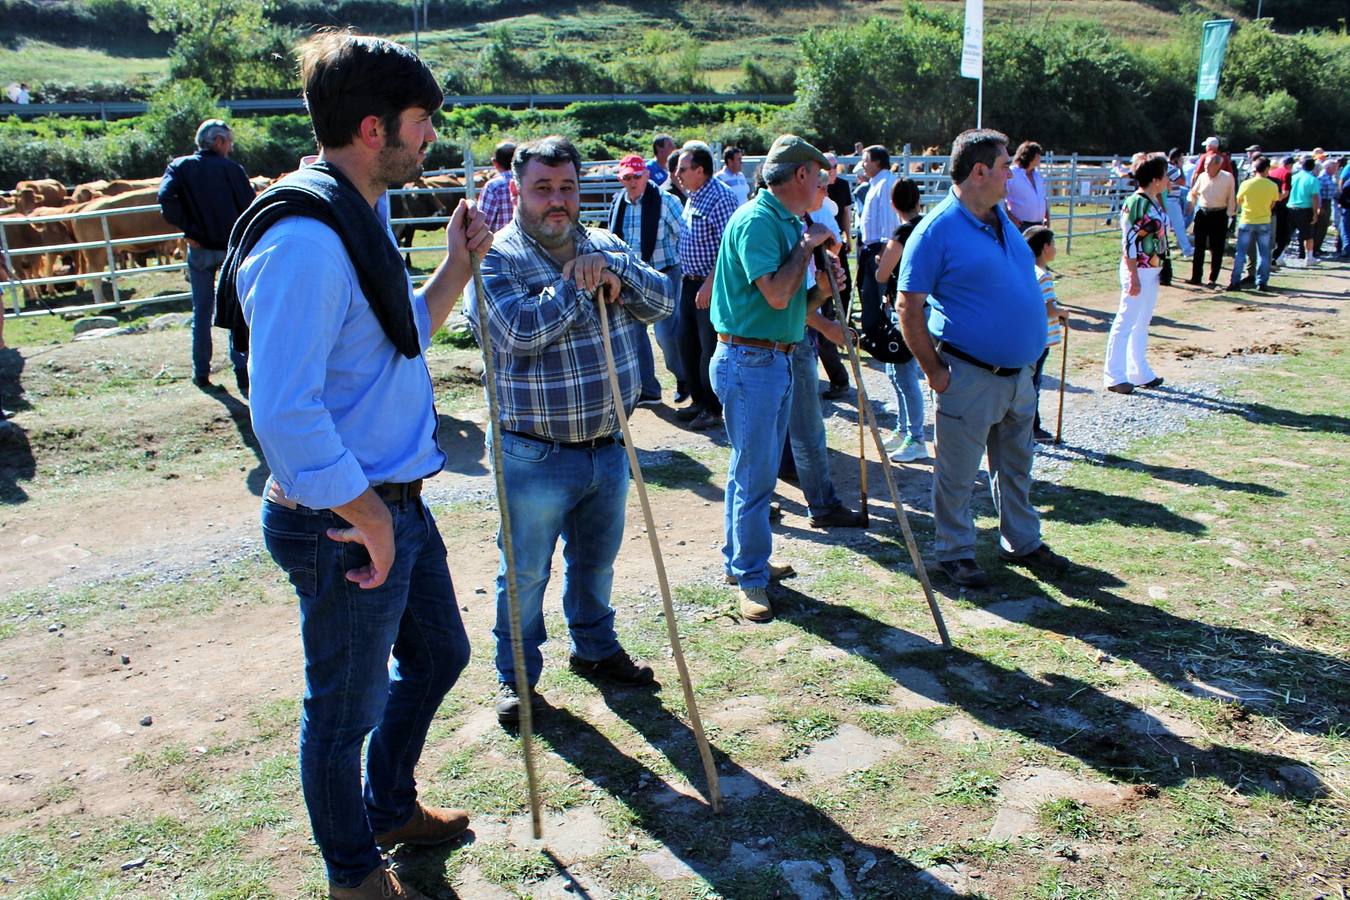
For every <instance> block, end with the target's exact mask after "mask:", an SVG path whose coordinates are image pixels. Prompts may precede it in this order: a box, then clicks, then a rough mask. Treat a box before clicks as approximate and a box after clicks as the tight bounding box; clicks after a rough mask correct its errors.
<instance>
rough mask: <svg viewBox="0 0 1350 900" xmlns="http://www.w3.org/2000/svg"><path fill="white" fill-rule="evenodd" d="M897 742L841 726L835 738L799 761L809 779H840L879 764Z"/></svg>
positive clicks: (847, 726) (815, 748) (813, 748)
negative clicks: (841, 776)
mask: <svg viewBox="0 0 1350 900" xmlns="http://www.w3.org/2000/svg"><path fill="white" fill-rule="evenodd" d="M895 748H896V744H895V742H894V741H887V740H883V739H882V738H879V737H875V736H873V735H871V734H868V733H867V732H866V731H863V730H862V729H861V728H859V727H858V726H856V725H850V724H848V723H845V724H843V725H840V726H839V731H838V732H837V733H836V734H835V735H834V737H831V738H827V739H825V740H823V741H821V742H819V743H818V744H816V745H815V746H814V747H812V748H811V749H810V750H809V751H808V752H807V753H806V755H805V756H802V757H800V758H799V760H798V761H797V764H798V765H800V766H801V767H802V771H804V772H805V773H806V774H807V776H808V777H810V778H813V779H817V780H823V779H827V778H837V777H838V776H840V775H847V774H848V773H850V772H857V771H858V770H859V769H866V768H867V767H868V766H871V765H873V764H874V763H877V762H879V761H880V760H881V759H883V758H884V757H885V756H886V755H887V754H889V753H890V752H891V751H893V750H895Z"/></svg>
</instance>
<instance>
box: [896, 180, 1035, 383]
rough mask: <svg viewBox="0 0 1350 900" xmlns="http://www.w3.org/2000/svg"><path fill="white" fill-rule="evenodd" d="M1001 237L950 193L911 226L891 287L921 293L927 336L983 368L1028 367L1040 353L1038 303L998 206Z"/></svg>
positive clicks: (1020, 247) (1027, 251) (1028, 269)
mask: <svg viewBox="0 0 1350 900" xmlns="http://www.w3.org/2000/svg"><path fill="white" fill-rule="evenodd" d="M994 209H995V210H996V212H997V215H998V218H999V222H1000V224H1001V225H1002V226H1003V228H1002V233H1003V240H1002V241H1000V240H999V238H998V235H996V234H995V233H994V229H993V227H992V226H990V225H989V224H987V223H985V222H982V221H980V220H979V219H977V218H976V217H975V216H974V215H972V214H971V212H970V210H968V209H966V208H965V207H964V206H962V205H961V201H960V200H958V199H957V197H956V193H955V191H952V192H950V193H948V194H947V196H946V197H945V198H943V200H942V202H940V203H938V205H937V206H935V207H934V208H933V210H932V212H930V213H929V214H928V215H926V216H924V217H923V221H922V222H920V223H919V225H918V227H917V228H915V229H914V233H913V234H911V235H910V238H909V240H908V241H907V242H906V243H905V254H904V256H902V257H901V258H900V277H899V289H900V290H901V291H905V292H907V293H914V294H928V295H929V298H928V304H929V314H928V331H929V332H930V333H931V334H932V335H933V337H934V338H936V339H937V340H939V341H945V342H947V343H950V344H952V345H953V346H955V347H957V348H959V349H961V350H964V351H965V352H966V353H969V354H970V355H971V356H974V357H975V358H976V359H979V360H982V361H984V362H986V363H988V364H989V365H991V366H1006V367H1008V368H1013V367H1016V366H1029V365H1031V364H1032V363H1034V362H1036V359H1037V357H1039V356H1040V355H1041V351H1042V350H1044V349H1045V336H1046V331H1045V300H1044V298H1042V296H1041V285H1040V282H1039V281H1037V280H1036V257H1035V256H1033V255H1032V253H1031V248H1030V247H1028V246H1027V242H1026V240H1025V239H1024V238H1023V237H1022V235H1021V233H1020V232H1018V230H1017V228H1016V227H1015V226H1014V225H1013V223H1012V221H1011V220H1010V219H1009V218H1008V214H1007V213H1006V212H1004V210H1003V204H1002V203H1000V204H999V205H998V206H996V207H994Z"/></svg>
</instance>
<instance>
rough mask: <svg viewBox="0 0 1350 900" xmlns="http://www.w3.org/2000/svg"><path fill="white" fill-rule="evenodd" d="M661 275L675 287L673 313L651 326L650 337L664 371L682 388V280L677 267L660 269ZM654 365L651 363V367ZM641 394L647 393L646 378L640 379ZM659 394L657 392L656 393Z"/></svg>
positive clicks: (654, 364)
mask: <svg viewBox="0 0 1350 900" xmlns="http://www.w3.org/2000/svg"><path fill="white" fill-rule="evenodd" d="M661 274H663V275H665V276H666V277H667V278H669V279H670V280H671V283H672V284H674V285H675V311H674V312H673V313H671V314H670V315H668V316H666V317H665V318H664V319H661V320H660V321H659V322H657V323H655V324H654V325H652V336H653V337H655V338H656V346H658V347H660V348H661V355H662V356H664V357H665V360H666V371H667V372H669V373H670V374H671V375H674V376H675V381H676V383H677V384H678V385H679V386H680V387H684V386H685V384H684V365H683V364H682V363H681V360H680V288H681V285H682V284H683V282H684V279H683V278H682V277H681V275H680V267H679V266H671V267H670V268H668V269H662V270H661ZM655 366H656V363H655V361H653V363H652V367H653V368H655ZM642 384H643V388H642V393H644V394H645V393H647V387H646V385H647V377H646V376H645V375H644V376H643V377H642ZM658 393H659V391H658Z"/></svg>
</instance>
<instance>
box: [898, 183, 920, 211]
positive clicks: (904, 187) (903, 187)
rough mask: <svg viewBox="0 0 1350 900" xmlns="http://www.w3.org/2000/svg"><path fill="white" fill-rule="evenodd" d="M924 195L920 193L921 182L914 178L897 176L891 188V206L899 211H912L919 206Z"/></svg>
mask: <svg viewBox="0 0 1350 900" xmlns="http://www.w3.org/2000/svg"><path fill="white" fill-rule="evenodd" d="M922 199H923V197H922V195H921V194H920V193H919V183H918V182H917V181H915V180H914V179H913V178H897V179H896V180H895V185H894V186H893V187H892V188H891V206H894V207H895V209H896V211H897V212H912V211H914V210H916V209H918V208H919V203H920V202H921V201H922Z"/></svg>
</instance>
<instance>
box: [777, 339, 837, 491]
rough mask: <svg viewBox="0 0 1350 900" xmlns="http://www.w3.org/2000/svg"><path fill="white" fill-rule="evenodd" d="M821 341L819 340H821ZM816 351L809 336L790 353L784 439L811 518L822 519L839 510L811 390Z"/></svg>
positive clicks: (816, 395) (814, 393) (816, 401)
mask: <svg viewBox="0 0 1350 900" xmlns="http://www.w3.org/2000/svg"><path fill="white" fill-rule="evenodd" d="M822 340H823V338H822ZM818 381H819V377H818V376H817V374H816V349H815V347H814V346H813V345H812V343H811V340H810V337H809V336H808V337H807V339H805V340H802V341H798V342H797V346H796V347H795V348H794V349H793V351H792V384H793V387H794V390H793V391H792V402H791V403H790V404H789V405H788V410H789V411H788V439H789V440H790V441H791V442H792V460H793V463H794V464H795V466H796V469H797V483H798V484H800V485H801V488H802V494H803V495H804V496H805V497H806V506H807V508H808V509H809V510H810V511H811V515H813V516H823V515H825V514H826V513H828V512H830V511H831V510H833V509H835V508H837V507H839V506H840V505H841V504H840V502H839V496H838V495H837V494H835V492H834V482H832V481H831V480H830V453H829V447H828V446H827V444H826V442H825V422H824V419H823V418H822V417H821V412H820V392H819V391H817V390H816V389H815V385H816V383H817V382H818Z"/></svg>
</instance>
